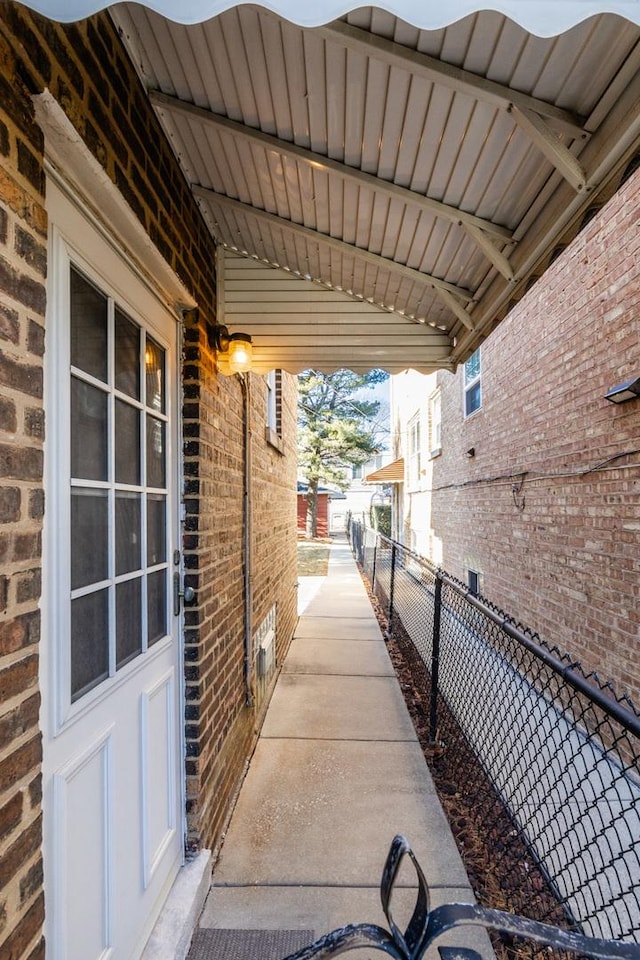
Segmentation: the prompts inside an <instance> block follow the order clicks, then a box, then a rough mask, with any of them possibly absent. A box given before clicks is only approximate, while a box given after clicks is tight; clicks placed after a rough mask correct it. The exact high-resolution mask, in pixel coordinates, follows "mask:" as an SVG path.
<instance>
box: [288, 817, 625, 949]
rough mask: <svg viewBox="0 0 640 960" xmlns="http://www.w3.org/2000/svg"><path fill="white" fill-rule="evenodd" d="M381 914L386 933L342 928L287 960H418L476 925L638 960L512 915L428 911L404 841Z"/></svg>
mask: <svg viewBox="0 0 640 960" xmlns="http://www.w3.org/2000/svg"><path fill="white" fill-rule="evenodd" d="M405 856H407V857H408V858H409V859H410V860H411V862H412V864H413V867H414V869H415V871H416V875H417V878H418V894H417V897H416V903H415V907H414V909H413V914H412V916H411V920H410V921H409V924H408V926H407V928H406V930H405V931H404V933H402V932H401V931H400V929H399V927H398V925H397V924H396V922H395V921H394V918H393V913H392V910H391V899H392V895H393V888H394V885H395V882H396V878H397V876H398V871H399V870H400V865H401V863H402V861H403V859H404V858H405ZM380 897H381V901H382V909H383V911H384V915H385V917H386V919H387V923H388V925H389V930H385V929H384V928H383V927H380V926H377V925H376V924H370V923H360V924H349V925H348V926H346V927H340V928H339V929H338V930H333V931H332V932H331V933H328V934H326V935H325V936H324V937H320V939H319V940H316V941H315V943H312V944H311V945H310V946H308V947H305V948H304V949H302V950H299V951H298V952H297V953H294V954H291V956H289V957H287V958H286V960H312V958H313V960H322V958H323V957H332V956H336V955H337V954H339V953H345V952H346V951H348V950H354V949H356V948H358V947H369V948H372V949H374V950H380V951H382V952H383V953H388V954H389V956H391V957H393V958H394V960H421V957H423V956H424V954H425V951H426V950H427V948H428V947H430V946H431V945H432V944H433V943H434V942H435V941H436V940H437V939H438V938H439V937H441V936H442V935H443V934H444V933H446V932H447V931H449V930H453V929H454V928H455V927H462V926H479V927H484V928H485V929H486V930H494V931H496V932H497V933H502V934H507V935H509V936H511V937H520V938H523V939H525V940H530V941H533V942H534V943H537V944H539V945H540V946H542V947H550V948H551V949H552V950H561V951H570V952H572V953H576V954H579V955H581V956H583V957H593V958H594V960H640V944H637V943H628V942H622V941H619V940H600V939H597V938H595V937H586V936H584V935H583V934H581V933H574V932H572V931H569V930H561V929H560V928H559V927H554V926H551V925H549V924H546V923H538V922H537V921H536V920H529V919H527V918H525V917H519V916H514V915H513V914H510V913H505V912H504V911H502V910H492V909H489V908H487V907H480V906H477V905H476V904H472V903H450V904H446V905H445V906H441V907H436V908H435V909H433V910H430V908H429V888H428V886H427V882H426V880H425V877H424V874H423V872H422V869H421V867H420V864H419V863H418V861H417V859H416V857H415V854H414V853H413V850H412V849H411V846H410V845H409V842H408V841H407V840H406V839H405V837H402V836H396V837H394V839H393V842H392V844H391V847H390V849H389V853H388V856H387V860H386V863H385V866H384V870H383V872H382V880H381V883H380ZM438 950H439V953H440V956H441V958H442V960H481V958H480V954H479V953H477V952H476V951H475V950H471V949H461V948H459V947H455V948H453V947H446V946H440V947H438Z"/></svg>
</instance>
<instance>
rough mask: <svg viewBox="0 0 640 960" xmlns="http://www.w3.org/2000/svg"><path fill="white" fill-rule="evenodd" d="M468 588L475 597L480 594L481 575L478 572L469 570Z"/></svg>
mask: <svg viewBox="0 0 640 960" xmlns="http://www.w3.org/2000/svg"><path fill="white" fill-rule="evenodd" d="M467 586H468V587H469V590H470V591H471V593H473V594H474V595H475V596H477V595H478V594H479V593H480V574H479V573H478V571H477V570H467Z"/></svg>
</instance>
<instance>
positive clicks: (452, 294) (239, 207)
mask: <svg viewBox="0 0 640 960" xmlns="http://www.w3.org/2000/svg"><path fill="white" fill-rule="evenodd" d="M192 190H193V193H194V194H195V196H196V197H200V198H201V199H202V200H205V201H207V202H208V203H214V204H219V205H220V206H221V207H226V208H228V209H231V210H233V211H234V212H235V213H238V214H241V215H242V216H249V217H255V218H256V219H258V220H260V221H261V222H263V223H268V224H270V225H271V226H274V227H277V228H278V229H280V230H289V231H290V232H292V233H295V234H297V235H298V236H301V237H304V239H305V240H308V241H310V242H312V243H318V244H324V245H326V246H329V247H332V248H333V249H334V250H337V251H338V252H339V253H340V254H342V255H343V256H345V255H346V256H351V257H355V258H356V259H358V260H361V261H365V262H366V263H370V264H371V265H372V266H374V267H376V268H377V269H379V270H388V271H391V272H392V273H395V274H398V275H399V276H401V277H404V278H406V279H407V280H411V281H412V282H413V283H421V284H425V285H427V286H431V287H433V288H434V289H435V290H436V291H437V293H438V296H441V297H442V296H443V295H445V296H447V301H446V302H447V305H448V306H449V305H450V304H451V303H452V302H453V303H456V309H457V310H462V311H463V312H464V308H463V307H462V305H461V304H460V303H458V302H457V301H456V300H455V298H456V297H457V298H459V299H460V300H463V301H465V302H467V303H468V302H469V301H471V300H472V299H473V294H472V293H471V291H470V290H465V289H463V288H462V287H457V286H455V284H453V283H448V282H447V281H446V280H441V279H440V278H439V277H434V276H432V275H431V274H430V273H422V272H421V271H420V270H414V269H413V267H407V266H406V265H405V264H403V263H396V261H395V260H389V259H387V257H381V256H380V255H379V254H377V253H371V252H370V251H369V250H364V249H362V248H360V247H356V246H354V244H351V243H346V242H345V241H344V240H338V239H337V238H335V237H329V236H327V235H326V234H324V233H319V232H318V231H317V230H311V229H310V228H309V227H305V226H303V225H302V224H299V223H293V222H292V221H291V220H284V219H283V218H282V217H278V216H276V215H275V214H273V213H268V212H267V211H266V210H260V209H259V208H257V207H252V206H250V204H248V203H242V202H241V201H240V200H233V199H232V198H231V197H227V196H226V194H223V193H216V191H215V190H210V189H208V188H207V187H201V186H198V185H197V184H193V185H192ZM449 298H451V299H450V300H449ZM456 316H458V314H457V313H456ZM465 316H466V312H465ZM463 322H464V321H463ZM470 324H471V318H470V317H468V316H467V322H466V323H465V326H467V325H470ZM469 329H472V326H469Z"/></svg>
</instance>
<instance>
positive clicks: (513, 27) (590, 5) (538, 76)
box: [40, 0, 640, 371]
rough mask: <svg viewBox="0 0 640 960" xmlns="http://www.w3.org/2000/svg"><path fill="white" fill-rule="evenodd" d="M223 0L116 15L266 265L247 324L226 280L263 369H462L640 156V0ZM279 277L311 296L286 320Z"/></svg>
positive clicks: (213, 202)
mask: <svg viewBox="0 0 640 960" xmlns="http://www.w3.org/2000/svg"><path fill="white" fill-rule="evenodd" d="M221 2H222V6H224V7H225V9H224V10H222V12H219V13H218V14H217V15H216V16H213V18H212V19H208V20H206V21H205V22H193V23H186V21H200V20H201V19H202V17H204V16H208V15H213V14H215V13H216V12H217V11H218V10H219V9H220V8H219V7H218V6H216V5H215V2H213V3H212V2H209V3H207V2H205V0H184V2H183V3H181V4H180V5H179V7H178V5H175V4H173V3H172V2H171V3H169V2H168V0H167V2H165V0H154V3H153V5H154V6H155V7H156V9H159V10H161V11H162V10H164V11H165V12H166V13H167V17H164V16H162V15H161V13H160V12H154V11H152V10H149V9H147V7H145V6H144V5H140V4H134V3H131V4H129V3H124V4H118V5H116V6H115V7H114V8H112V16H113V17H114V20H115V22H116V24H117V25H118V27H119V29H120V31H121V34H122V37H123V40H124V42H125V44H126V45H127V47H128V49H129V51H130V54H131V57H132V60H133V62H134V63H135V64H136V65H137V67H138V69H139V71H140V75H141V77H142V80H143V82H144V84H145V86H146V88H147V90H148V93H149V97H150V98H151V101H152V103H153V104H154V105H155V107H156V110H157V113H158V116H159V118H160V120H161V122H162V124H163V126H164V129H165V130H166V133H167V135H168V137H169V139H170V141H171V143H172V144H173V146H174V149H175V152H176V155H177V157H178V158H179V161H180V163H181V165H182V168H183V171H184V174H185V176H186V178H187V180H188V181H189V183H190V184H191V185H192V189H193V191H194V194H195V195H196V197H197V198H198V202H199V203H200V206H201V210H202V213H203V216H204V218H205V221H206V222H207V224H208V226H209V228H210V230H211V232H212V234H213V235H214V236H215V238H216V240H217V241H218V243H219V244H220V245H221V246H222V247H224V248H225V249H226V250H228V251H229V252H231V253H233V254H237V255H239V256H241V257H243V258H245V259H247V260H248V261H255V262H256V263H260V264H261V267H260V270H262V271H263V274H264V276H263V279H264V282H265V286H264V289H261V288H259V287H258V288H256V286H255V282H257V273H256V280H255V281H251V283H252V286H248V287H246V289H245V291H244V293H246V292H249V291H253V292H254V293H256V294H261V295H256V297H255V307H256V310H255V311H254V312H253V314H252V315H251V316H249V314H251V310H250V309H249V306H248V302H247V301H245V307H246V308H247V309H246V310H245V307H242V308H240V307H238V305H237V303H234V302H232V301H231V300H229V299H228V298H227V290H226V289H223V290H222V291H221V292H219V303H220V305H221V308H222V313H223V314H224V316H225V318H226V319H227V322H228V323H229V325H230V326H232V329H235V330H240V329H242V326H241V325H240V323H241V322H244V323H246V325H247V326H250V327H251V329H249V330H248V332H252V330H253V329H255V331H256V350H255V351H254V355H255V357H256V362H257V364H258V368H259V369H265V368H266V367H271V366H276V367H278V366H279V367H281V368H283V369H291V370H292V371H297V370H299V369H301V368H304V367H309V366H312V365H313V366H317V367H318V368H320V369H326V370H333V369H336V368H337V367H339V366H350V365H352V364H353V365H354V366H355V368H356V369H358V370H360V369H363V367H364V368H366V369H369V368H371V367H376V366H379V367H383V368H385V369H389V370H397V369H399V368H407V367H412V366H415V367H417V368H418V369H420V370H423V371H426V370H434V369H439V368H441V367H449V368H451V367H454V366H455V365H456V364H457V363H459V362H461V361H463V360H465V359H466V358H467V357H468V356H469V354H470V353H471V352H472V351H473V350H474V349H475V348H476V347H477V346H478V345H479V344H480V343H481V342H482V340H483V339H484V338H485V337H486V336H487V335H488V334H489V333H490V332H491V330H492V329H493V328H494V327H495V325H496V324H497V323H498V322H499V321H500V320H501V319H502V318H503V317H504V316H505V315H506V314H507V313H508V311H509V310H510V309H511V308H512V306H513V305H514V304H515V303H516V302H517V301H518V300H519V299H520V298H521V297H522V296H523V295H524V293H525V292H527V291H528V290H529V288H530V287H531V285H532V283H533V282H534V281H535V280H536V279H537V278H538V277H539V276H540V275H541V274H542V273H543V272H544V271H545V270H546V269H547V267H548V266H549V264H550V263H551V262H552V261H553V259H554V257H555V256H556V254H557V252H558V250H559V249H561V248H562V247H563V246H564V245H566V243H567V242H568V241H569V240H570V239H571V237H572V236H574V235H575V233H576V232H577V231H578V230H579V229H580V226H581V224H582V223H583V221H585V220H586V219H588V218H589V217H591V215H592V213H593V210H594V209H595V208H597V206H598V205H600V204H602V202H604V200H606V198H607V197H608V196H609V195H610V194H611V193H612V192H613V190H615V188H616V186H617V185H618V183H619V182H620V178H621V177H622V176H623V175H624V173H625V170H627V169H631V168H632V165H633V163H634V162H635V161H634V155H635V154H636V153H637V152H638V151H639V150H640V27H639V25H638V21H640V3H626V2H624V3H623V2H620V3H618V4H616V3H600V2H596V0H593V2H591V0H575V2H569V0H554V2H553V3H551V2H540V3H537V2H535V0H530V2H529V0H505V2H503V3H502V4H501V12H497V11H495V10H484V9H482V4H480V5H477V4H476V3H475V2H474V0H452V2H451V3H449V4H443V3H438V4H436V3H430V4H429V3H424V2H423V0H395V8H394V12H387V11H382V10H379V9H376V8H374V7H363V8H360V9H357V10H352V11H349V6H350V5H349V3H344V2H342V3H341V2H340V0H336V3H335V5H327V4H323V3H316V4H313V5H312V4H307V5H303V4H300V3H299V0H297V2H296V3H293V2H292V3H291V5H290V6H287V5H286V4H287V3H288V0H275V2H274V4H273V6H274V8H275V9H277V10H278V12H279V13H280V14H285V15H286V17H287V18H288V19H283V18H282V17H281V16H278V15H277V14H276V13H274V12H273V11H272V10H265V9H264V8H261V7H255V6H250V5H244V4H243V5H240V6H237V7H235V6H233V7H231V8H229V9H226V7H227V6H228V5H229V3H228V0H221ZM101 5H102V4H101V3H100V2H99V0H92V2H90V0H87V3H86V4H84V5H83V0H75V3H71V2H67V0H65V2H64V3H62V2H60V3H58V4H57V6H56V5H54V4H53V3H47V4H44V2H43V3H42V4H41V7H40V8H41V9H43V10H44V12H48V13H49V14H50V15H51V14H52V13H53V12H54V11H56V10H57V11H58V16H60V17H61V18H63V19H72V18H73V17H74V16H80V15H81V11H85V12H88V9H89V8H90V9H95V8H96V7H98V6H101ZM45 7H46V8H47V9H44V8H45ZM614 11H617V12H618V13H619V14H620V16H616V15H614ZM334 16H341V17H342V18H341V19H338V20H335V21H334V22H331V23H326V20H327V19H330V18H331V17H334ZM168 17H173V18H174V19H173V20H171V19H168ZM178 17H180V18H182V19H183V20H184V21H185V23H177V22H175V20H176V19H177V18H178ZM625 17H626V19H625ZM305 18H306V19H305ZM585 18H586V19H585ZM292 21H293V22H292ZM307 22H313V23H314V24H315V23H317V24H321V25H318V26H314V27H313V28H311V29H305V28H303V27H301V26H299V25H297V24H300V23H307ZM569 26H570V29H568V30H567V32H565V33H559V32H558V31H560V30H562V29H565V28H567V27H569ZM529 31H535V33H534V32H529ZM536 33H537V34H546V35H547V36H546V37H543V36H540V35H535V34H536ZM269 267H270V268H273V269H274V270H276V271H279V272H285V273H288V274H290V275H291V276H293V277H295V278H296V280H298V281H301V282H302V283H301V284H299V286H300V287H301V286H302V285H303V284H304V283H307V284H308V285H309V287H310V288H313V293H312V294H309V295H308V297H307V302H306V305H305V306H304V307H303V308H301V310H300V313H299V315H298V320H299V323H296V324H294V325H292V326H290V327H289V329H288V331H287V330H286V329H285V327H286V326H287V323H288V320H287V323H285V321H284V320H281V321H280V322H279V323H276V322H274V321H275V320H276V318H275V316H274V311H273V310H270V309H269V308H268V307H267V306H266V303H267V290H268V289H269V288H273V287H274V283H275V284H277V283H278V282H279V280H275V281H271V280H269V279H268V277H267V274H268V268H269ZM234 269H235V267H234ZM320 289H324V290H326V291H328V292H327V294H326V304H327V306H326V308H319V307H318V306H317V304H318V291H319V290H320ZM237 292H238V293H239V294H240V295H241V296H244V293H243V292H242V291H239V290H238V291H237ZM336 294H337V295H338V296H337V297H336ZM296 296H297V293H296ZM345 299H350V300H351V301H352V304H351V307H348V306H345V303H344V301H345ZM291 302H293V300H292V301H291ZM365 305H366V306H365ZM369 308H373V309H369ZM296 309H297V308H296ZM242 310H245V316H246V320H245V319H242V321H241V319H240V315H241V313H242ZM234 311H235V313H236V315H238V316H239V320H238V324H236V323H235V321H234V322H233V323H232V321H231V319H230V317H231V316H232V315H233V314H234ZM258 312H261V313H262V317H259V316H258ZM286 313H287V311H285V310H284V309H282V310H281V314H282V316H284V315H285V314H286ZM289 313H291V310H289ZM319 313H321V314H322V316H323V319H322V321H321V322H320V323H318V317H319ZM330 314H331V315H332V320H331V322H330V320H329V315H330ZM382 314H384V317H383V318H382V319H381V315H382ZM356 317H357V318H359V319H358V320H356ZM265 318H266V319H265ZM336 318H339V319H336ZM289 319H290V318H289ZM385 324H387V329H386V330H383V328H384V326H385ZM368 325H369V327H370V329H368V330H367V326H368ZM258 327H259V331H260V332H259V333H258ZM301 327H305V328H306V329H305V330H301V329H300V328H301ZM365 330H367V334H366V335H365Z"/></svg>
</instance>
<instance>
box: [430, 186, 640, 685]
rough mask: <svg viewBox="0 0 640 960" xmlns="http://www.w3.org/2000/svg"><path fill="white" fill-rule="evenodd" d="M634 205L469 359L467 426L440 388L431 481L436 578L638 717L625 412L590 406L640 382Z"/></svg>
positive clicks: (636, 473) (631, 428)
mask: <svg viewBox="0 0 640 960" xmlns="http://www.w3.org/2000/svg"><path fill="white" fill-rule="evenodd" d="M639 203H640V175H639V174H638V173H635V174H634V175H632V176H631V177H630V178H629V179H628V180H626V182H624V183H623V184H622V186H621V188H620V190H619V191H618V193H617V194H616V195H615V196H614V197H613V198H612V199H611V200H609V202H608V203H607V205H606V206H604V207H603V209H602V210H601V211H600V212H599V213H598V214H597V215H596V216H595V218H594V219H592V220H591V221H590V222H589V223H588V225H586V226H585V227H584V229H583V230H582V232H581V233H580V234H579V235H578V236H577V237H576V238H575V239H574V240H573V242H572V243H571V244H570V245H569V246H568V247H567V249H566V250H565V251H564V253H563V254H562V255H561V256H560V257H559V258H558V259H557V260H556V261H555V263H553V264H552V266H551V267H550V268H549V270H548V271H547V273H546V274H545V275H544V276H543V277H542V278H541V279H540V280H538V282H537V283H536V284H535V286H533V287H532V289H531V290H530V291H529V293H528V294H527V295H526V296H525V297H524V298H523V299H522V300H521V301H520V303H519V304H518V305H517V306H515V307H514V309H513V310H512V312H511V313H510V315H509V316H508V317H507V318H506V319H505V320H504V321H503V322H502V324H501V325H500V326H499V327H498V328H497V329H496V331H495V332H494V333H493V334H492V335H491V336H490V337H489V339H488V340H487V341H486V342H485V344H483V346H482V353H481V357H482V396H483V399H482V409H481V410H480V411H478V412H477V413H476V414H474V415H473V416H471V417H470V418H468V419H467V420H464V419H463V417H462V391H463V387H462V374H463V371H462V369H460V370H459V371H458V373H457V374H456V375H455V376H454V375H452V374H448V373H441V374H439V377H438V379H439V383H440V384H441V387H442V420H443V443H442V447H443V451H442V456H441V457H439V458H438V459H437V461H436V462H435V463H434V479H433V485H434V495H433V496H434V504H433V507H434V520H433V525H434V532H435V534H436V535H437V536H439V537H442V539H443V541H444V560H443V564H444V567H445V569H447V570H450V571H451V572H452V573H453V574H455V575H457V576H459V577H460V578H461V579H465V580H466V571H467V569H468V568H469V567H471V568H472V569H476V570H478V571H479V572H480V573H481V591H482V593H484V594H485V595H486V596H487V597H488V598H490V599H491V600H493V601H495V602H496V603H498V604H499V605H500V606H502V607H503V608H504V609H505V610H506V611H507V612H510V613H511V614H513V615H515V616H516V617H517V618H518V619H520V620H522V621H523V622H524V623H526V624H527V625H529V626H531V627H533V628H534V629H536V630H537V631H538V632H539V633H540V634H541V635H542V636H543V637H545V638H546V639H547V640H549V641H552V642H555V643H557V644H558V645H559V646H560V647H561V648H562V649H565V650H568V651H570V652H571V653H572V654H573V655H575V657H576V658H577V659H579V660H581V661H582V662H583V664H584V665H585V666H586V667H587V668H588V669H595V670H597V671H598V672H599V673H600V675H601V676H603V677H612V678H614V679H615V680H616V681H617V682H618V685H619V687H620V688H622V689H626V690H627V691H629V692H630V693H631V694H632V695H633V697H634V699H635V701H636V702H637V703H640V674H639V672H638V653H637V651H638V640H639V639H640V636H639V624H640V577H639V573H640V544H639V538H640V401H633V402H631V403H627V404H623V405H621V406H616V405H614V404H612V403H610V402H609V401H607V400H605V399H604V394H605V393H606V391H607V390H608V389H609V388H610V387H612V386H614V385H615V384H619V383H621V382H622V381H624V380H625V379H628V378H629V377H632V376H635V375H638V374H639V373H640V277H639V267H638V264H639V262H640V232H639V231H638V205H639ZM471 448H474V450H475V456H474V457H468V456H467V455H466V452H467V451H468V450H470V449H471ZM627 451H629V453H626V452H627ZM620 454H626V455H623V456H619V455H620ZM514 486H515V488H516V489H515V490H514V489H513V488H514Z"/></svg>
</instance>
